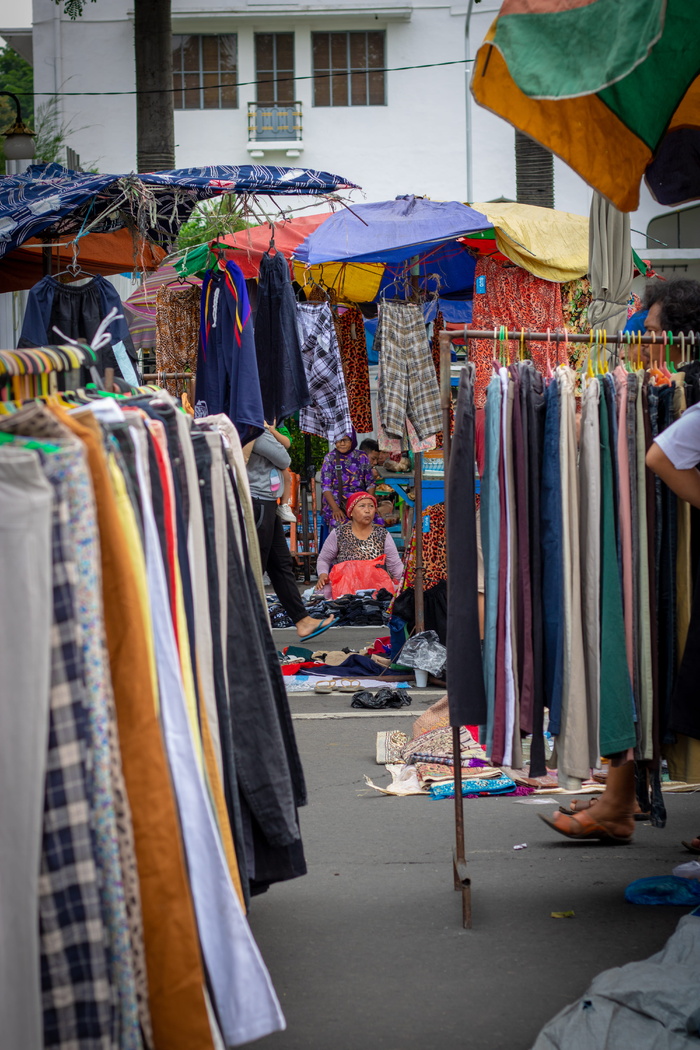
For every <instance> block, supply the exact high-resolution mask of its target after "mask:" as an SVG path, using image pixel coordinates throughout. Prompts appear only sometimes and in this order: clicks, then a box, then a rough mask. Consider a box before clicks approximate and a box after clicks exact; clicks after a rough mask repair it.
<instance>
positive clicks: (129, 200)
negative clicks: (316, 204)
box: [0, 164, 358, 259]
mask: <svg viewBox="0 0 700 1050" xmlns="http://www.w3.org/2000/svg"><path fill="white" fill-rule="evenodd" d="M356 188H358V187H356V186H355V184H354V183H351V182H349V181H348V180H347V179H344V178H342V176H340V175H332V174H330V173H329V172H325V171H314V170H313V169H310V168H277V167H265V166H261V165H255V164H245V165H239V166H230V165H218V166H214V167H204V168H179V169H177V170H175V171H161V172H155V173H148V174H145V175H134V174H131V175H101V174H92V173H90V172H76V171H70V170H69V169H67V168H64V167H62V166H61V165H60V164H33V165H32V166H31V167H30V168H29V169H28V170H27V171H26V172H23V173H22V174H21V175H12V176H5V177H4V178H2V179H0V259H2V258H3V257H4V256H6V255H8V254H9V253H10V252H11V251H12V250H13V249H15V248H18V247H19V246H20V245H21V244H23V243H24V242H25V241H28V240H29V239H30V238H32V237H37V236H39V235H41V236H42V238H60V239H63V240H67V239H69V238H74V237H76V236H82V235H83V234H84V233H87V232H92V233H104V232H113V231H114V230H117V229H122V228H124V227H127V228H132V229H135V230H136V231H137V232H138V233H139V234H141V235H143V236H147V237H149V238H150V239H151V240H153V241H155V242H156V243H162V242H165V243H172V242H173V241H174V239H175V237H176V236H177V233H178V230H179V228H180V226H181V225H182V223H183V222H185V221H186V220H187V219H188V218H189V215H190V213H191V211H192V208H193V207H194V206H195V204H197V202H198V201H201V200H208V199H210V198H212V197H218V196H221V195H222V194H224V193H236V194H246V195H253V196H255V195H274V196H277V195H289V194H295V195H299V194H303V195H314V194H320V195H326V194H332V193H335V192H337V191H338V190H342V189H356Z"/></svg>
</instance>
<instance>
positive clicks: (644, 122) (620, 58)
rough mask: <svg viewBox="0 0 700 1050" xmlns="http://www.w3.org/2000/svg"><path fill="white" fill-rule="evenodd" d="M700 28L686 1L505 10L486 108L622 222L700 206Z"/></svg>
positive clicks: (482, 92)
mask: <svg viewBox="0 0 700 1050" xmlns="http://www.w3.org/2000/svg"><path fill="white" fill-rule="evenodd" d="M699 53H700V18H698V12H697V7H696V5H695V4H692V3H688V2H687V0H646V2H645V3H639V0H506V2H505V3H503V4H502V5H501V9H500V13H499V16H498V18H497V19H496V20H495V22H494V23H493V25H492V26H491V28H490V30H489V32H488V33H487V35H486V38H485V40H484V43H483V44H482V46H481V47H480V48H479V51H478V53H477V56H476V61H475V63H474V71H473V74H472V79H471V90H472V94H473V96H474V98H475V99H476V101H477V102H478V103H479V104H480V105H482V106H484V107H485V108H486V109H489V110H491V111H492V112H494V113H496V114H498V116H500V117H503V118H504V119H505V120H507V121H509V123H511V124H513V125H514V127H516V128H518V129H519V130H520V131H522V132H524V133H525V134H526V135H529V136H530V137H531V138H533V139H534V140H535V141H536V142H539V143H540V144H541V145H542V146H544V147H546V148H547V149H549V150H551V151H552V153H554V154H556V155H557V156H558V157H561V158H562V160H564V161H565V162H566V163H567V164H568V165H569V166H570V167H571V168H573V169H574V171H576V172H578V174H579V175H580V176H581V177H582V178H583V179H585V180H586V182H587V183H588V184H589V185H590V186H592V187H593V188H594V189H596V190H598V191H599V192H600V193H601V194H603V196H604V197H607V199H608V200H609V201H610V202H611V203H612V204H614V205H615V206H616V207H617V208H619V209H620V210H621V211H634V210H635V208H637V207H638V205H639V186H640V182H641V180H642V178H644V179H645V181H646V183H647V185H648V187H649V189H650V191H651V193H652V195H653V196H654V198H655V200H657V201H658V202H659V203H660V204H665V205H669V206H676V205H679V204H683V203H686V202H687V201H691V200H697V199H700V75H699V74H698V54H699Z"/></svg>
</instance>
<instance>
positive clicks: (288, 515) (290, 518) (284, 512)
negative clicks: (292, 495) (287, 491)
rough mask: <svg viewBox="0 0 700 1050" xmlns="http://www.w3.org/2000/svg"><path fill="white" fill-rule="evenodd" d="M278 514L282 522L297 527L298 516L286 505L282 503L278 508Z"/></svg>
mask: <svg viewBox="0 0 700 1050" xmlns="http://www.w3.org/2000/svg"><path fill="white" fill-rule="evenodd" d="M276 514H277V517H278V518H281V519H282V521H286V522H287V523H288V524H289V525H296V523H297V516H296V514H295V513H294V511H293V510H292V508H291V507H289V506H288V505H287V504H286V503H280V504H279V505H278V507H277V510H276Z"/></svg>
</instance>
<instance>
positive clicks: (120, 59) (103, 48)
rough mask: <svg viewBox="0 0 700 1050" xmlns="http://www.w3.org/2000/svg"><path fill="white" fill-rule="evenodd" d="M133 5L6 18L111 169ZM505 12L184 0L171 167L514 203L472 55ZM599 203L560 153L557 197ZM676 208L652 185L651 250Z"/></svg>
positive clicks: (582, 204) (48, 87) (127, 104)
mask: <svg viewBox="0 0 700 1050" xmlns="http://www.w3.org/2000/svg"><path fill="white" fill-rule="evenodd" d="M25 2H27V0H25ZM133 2H134V0H97V2H96V3H86V5H85V10H84V13H83V15H82V17H81V18H80V19H78V20H76V21H71V20H70V19H68V18H67V17H66V16H65V14H64V13H63V4H60V5H56V4H55V3H54V0H33V3H32V19H31V21H32V25H31V28H30V27H29V26H26V28H24V29H17V28H15V29H11V30H6V31H4V32H3V30H1V29H0V33H3V35H4V36H5V37H6V39H8V41H9V42H10V43H11V44H13V46H15V47H16V48H17V49H18V50H19V51H21V53H23V54H25V55H27V56H28V55H30V54H31V55H32V61H33V65H34V82H35V90H36V91H37V92H41V93H45V94H43V95H39V96H38V98H37V100H36V101H37V103H38V102H40V101H41V99H42V98H46V97H48V96H50V95H51V94H52V93H57V94H58V95H59V97H60V100H61V102H60V105H61V109H62V114H63V120H64V123H65V125H66V126H68V128H69V129H70V131H69V134H68V145H69V146H70V147H71V148H72V149H73V150H75V151H76V153H78V154H79V155H80V157H81V159H82V162H83V164H86V165H89V166H97V167H98V168H99V170H100V171H115V172H121V171H130V170H133V169H134V167H135V164H136V116H135V101H134V94H133V92H134V90H135V75H134V49H133ZM18 7H21V0H18ZM499 7H500V0H483V2H481V3H479V4H475V3H474V0H455V2H453V3H449V2H446V0H415V2H407V0H234V2H232V0H173V23H172V25H173V49H174V59H175V70H176V72H175V83H174V87H175V88H176V90H175V92H174V96H175V105H176V110H175V141H176V165H177V166H178V167H187V166H198V165H203V164H242V163H247V162H249V161H250V160H251V159H253V160H257V161H258V162H259V163H267V164H279V165H303V166H304V167H311V168H321V169H325V170H327V171H331V172H335V173H338V174H341V175H344V176H346V177H347V178H348V179H350V180H351V181H353V182H357V183H358V184H359V185H361V186H362V188H363V191H364V198H365V199H367V200H383V199H387V198H393V197H395V196H396V195H397V194H402V193H415V194H425V195H427V196H430V197H432V198H433V199H436V200H440V199H443V200H445V199H456V200H471V201H477V202H478V201H486V200H493V199H494V198H498V197H506V198H509V199H514V198H515V155H514V132H513V129H512V127H511V126H510V125H509V124H507V123H506V122H505V121H502V120H500V119H499V118H498V117H495V116H493V115H492V114H490V113H488V112H487V111H486V110H483V109H481V108H480V107H478V106H477V105H476V104H475V103H474V102H473V100H472V99H471V96H470V95H469V94H468V80H469V75H470V70H471V65H470V63H465V61H464V60H465V59H470V58H472V57H473V56H474V55H475V54H476V51H477V49H478V47H479V45H480V44H481V42H482V40H483V38H484V36H485V34H486V31H487V29H488V27H489V25H490V23H491V21H492V20H493V18H494V17H495V15H496V13H497V11H498V9H499ZM15 25H17V22H16V21H15ZM440 63H445V64H443V65H441V64H440ZM353 70H358V71H357V72H353ZM383 70H386V72H384V71H383ZM275 81H276V82H275ZM221 84H224V85H225V86H224V87H219V86H214V85H221ZM110 92H114V93H115V94H110ZM91 93H96V94H91ZM100 93H103V94H100ZM120 93H121V94H120ZM356 197H357V198H358V199H362V195H359V194H356ZM590 199H591V190H590V189H589V187H588V186H586V185H585V183H584V182H583V181H582V180H581V179H580V178H579V177H578V176H577V175H575V174H574V173H573V172H572V171H571V170H570V169H569V168H568V167H566V165H564V164H563V163H561V162H560V161H558V160H555V206H556V207H557V208H561V209H563V210H565V211H571V212H575V213H578V214H587V213H588V210H589V206H590ZM665 210H666V209H664V208H662V207H660V206H659V205H657V204H656V203H655V202H654V201H653V200H652V199H651V197H650V195H649V194H648V192H647V191H646V189H643V190H642V203H641V207H640V210H639V211H638V212H637V213H636V214H635V215H633V216H632V227H633V229H634V230H636V231H639V232H638V233H636V234H634V235H633V244H634V245H635V247H638V248H645V247H646V242H645V238H644V236H643V234H644V232H645V231H646V226H647V223H648V221H649V220H650V219H651V218H653V217H654V216H656V215H659V214H661V213H663V212H664V211H665Z"/></svg>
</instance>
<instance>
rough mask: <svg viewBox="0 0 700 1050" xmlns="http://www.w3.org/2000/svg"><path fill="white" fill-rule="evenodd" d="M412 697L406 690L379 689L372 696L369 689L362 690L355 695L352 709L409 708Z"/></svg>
mask: <svg viewBox="0 0 700 1050" xmlns="http://www.w3.org/2000/svg"><path fill="white" fill-rule="evenodd" d="M410 703H411V697H410V696H409V695H408V693H407V692H406V690H405V689H378V690H377V692H376V693H375V694H374V696H373V695H372V693H370V691H369V689H360V690H359V691H358V692H357V693H354V694H353V698H352V703H351V704H350V706H351V707H376V708H382V707H409V706H410Z"/></svg>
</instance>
